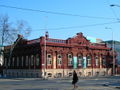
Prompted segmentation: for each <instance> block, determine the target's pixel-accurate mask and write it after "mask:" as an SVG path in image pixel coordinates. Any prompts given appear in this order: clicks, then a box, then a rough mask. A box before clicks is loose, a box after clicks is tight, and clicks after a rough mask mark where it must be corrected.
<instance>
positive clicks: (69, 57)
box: [68, 54, 73, 66]
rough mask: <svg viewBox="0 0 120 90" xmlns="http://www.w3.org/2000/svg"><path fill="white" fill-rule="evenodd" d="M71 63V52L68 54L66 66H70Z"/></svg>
mask: <svg viewBox="0 0 120 90" xmlns="http://www.w3.org/2000/svg"><path fill="white" fill-rule="evenodd" d="M72 63H73V59H72V54H68V66H71V65H72Z"/></svg>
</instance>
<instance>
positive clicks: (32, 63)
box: [31, 55, 34, 66]
mask: <svg viewBox="0 0 120 90" xmlns="http://www.w3.org/2000/svg"><path fill="white" fill-rule="evenodd" d="M33 65H34V56H33V55H31V66H33Z"/></svg>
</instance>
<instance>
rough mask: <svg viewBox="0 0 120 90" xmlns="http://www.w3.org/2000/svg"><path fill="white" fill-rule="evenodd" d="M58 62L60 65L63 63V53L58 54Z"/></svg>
mask: <svg viewBox="0 0 120 90" xmlns="http://www.w3.org/2000/svg"><path fill="white" fill-rule="evenodd" d="M57 64H58V65H61V64H62V55H61V54H58V55H57Z"/></svg>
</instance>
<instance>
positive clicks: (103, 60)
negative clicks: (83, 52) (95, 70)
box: [102, 55, 106, 65]
mask: <svg viewBox="0 0 120 90" xmlns="http://www.w3.org/2000/svg"><path fill="white" fill-rule="evenodd" d="M102 65H106V56H105V55H103V56H102Z"/></svg>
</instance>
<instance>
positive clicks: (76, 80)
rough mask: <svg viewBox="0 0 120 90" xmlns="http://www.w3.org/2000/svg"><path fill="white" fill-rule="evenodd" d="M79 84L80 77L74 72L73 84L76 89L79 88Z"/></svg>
mask: <svg viewBox="0 0 120 90" xmlns="http://www.w3.org/2000/svg"><path fill="white" fill-rule="evenodd" d="M77 82H78V76H77V73H76V71H75V70H74V71H73V81H72V84H73V85H74V89H75V88H77V87H78V86H77V85H76V83H77Z"/></svg>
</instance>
